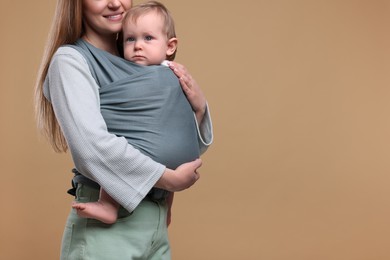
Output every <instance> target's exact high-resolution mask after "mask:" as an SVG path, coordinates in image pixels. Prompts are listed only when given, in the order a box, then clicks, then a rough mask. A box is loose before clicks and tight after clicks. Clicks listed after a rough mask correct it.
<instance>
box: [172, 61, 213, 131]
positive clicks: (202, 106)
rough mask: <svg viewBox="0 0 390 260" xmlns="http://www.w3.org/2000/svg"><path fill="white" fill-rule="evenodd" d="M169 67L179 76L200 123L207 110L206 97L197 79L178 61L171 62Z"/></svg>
mask: <svg viewBox="0 0 390 260" xmlns="http://www.w3.org/2000/svg"><path fill="white" fill-rule="evenodd" d="M169 68H171V70H172V71H173V72H174V73H175V74H176V76H177V77H178V78H179V81H180V84H181V87H182V89H183V91H184V93H185V95H186V96H187V99H188V101H189V102H190V104H191V106H192V109H193V110H194V112H195V115H196V119H197V121H198V123H199V124H200V123H201V122H202V119H203V116H204V113H205V111H206V97H205V96H204V94H203V92H202V90H201V89H200V87H199V85H198V84H197V83H196V81H195V80H194V79H193V78H192V76H191V75H190V73H189V72H188V71H187V69H186V68H185V67H184V66H183V65H181V64H179V63H176V62H173V61H171V62H169Z"/></svg>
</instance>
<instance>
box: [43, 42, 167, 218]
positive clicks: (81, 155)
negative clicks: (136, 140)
mask: <svg viewBox="0 0 390 260" xmlns="http://www.w3.org/2000/svg"><path fill="white" fill-rule="evenodd" d="M45 96H46V97H47V98H48V99H49V100H50V102H51V103H52V105H53V108H54V111H55V114H56V118H57V120H58V122H59V124H60V126H61V129H62V131H63V133H64V136H65V138H66V140H67V143H68V146H69V149H70V152H71V154H72V158H73V161H74V164H75V166H76V168H77V169H78V170H79V171H80V172H82V173H83V174H84V175H85V176H86V177H88V178H90V179H92V180H94V181H96V182H97V183H99V184H100V185H101V186H102V187H103V188H104V189H105V190H106V191H107V193H109V194H110V195H111V196H112V197H113V198H114V199H115V200H116V201H117V202H118V203H119V204H121V205H122V206H123V207H125V208H126V209H127V210H129V211H133V210H134V209H135V208H136V207H137V205H138V204H139V202H140V201H141V200H142V199H143V198H144V197H145V196H146V194H147V193H148V192H149V190H150V189H151V188H152V187H153V186H154V185H155V183H156V182H157V181H158V179H159V178H160V177H161V176H162V174H163V172H164V170H165V166H164V165H161V164H159V163H157V162H155V161H153V160H152V159H150V158H149V157H147V156H144V155H143V154H141V153H140V152H139V151H138V150H137V149H135V148H134V147H132V146H131V145H129V144H128V142H127V140H126V139H125V138H123V137H117V136H115V135H113V134H110V133H109V132H108V131H107V126H106V124H105V121H104V119H103V117H102V115H101V113H100V102H99V86H98V85H97V84H96V82H95V80H94V78H93V77H92V76H91V72H90V70H89V67H88V64H87V62H86V60H85V59H84V57H83V56H82V55H81V54H80V53H79V52H77V51H76V50H74V49H73V48H70V47H62V48H60V49H59V50H58V51H57V53H56V54H55V55H54V57H53V59H52V62H51V65H50V68H49V71H48V76H47V79H46V82H45Z"/></svg>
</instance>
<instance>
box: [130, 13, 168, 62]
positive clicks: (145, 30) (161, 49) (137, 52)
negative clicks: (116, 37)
mask: <svg viewBox="0 0 390 260" xmlns="http://www.w3.org/2000/svg"><path fill="white" fill-rule="evenodd" d="M123 41H124V42H123V43H124V44H123V48H124V57H125V59H127V60H130V61H133V62H135V63H138V64H141V65H157V64H160V63H161V62H162V61H164V60H165V59H166V57H167V55H168V52H169V46H168V39H167V36H166V34H164V33H163V18H162V17H161V16H160V15H158V14H157V13H156V12H148V13H146V14H144V15H142V16H140V17H139V18H138V20H137V21H136V22H134V21H131V19H128V21H127V22H126V23H125V24H124V25H123Z"/></svg>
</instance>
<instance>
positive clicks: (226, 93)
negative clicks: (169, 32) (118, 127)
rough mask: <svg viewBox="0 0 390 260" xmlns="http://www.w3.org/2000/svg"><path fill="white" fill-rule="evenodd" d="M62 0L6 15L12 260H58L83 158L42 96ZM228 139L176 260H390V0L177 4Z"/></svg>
mask: <svg viewBox="0 0 390 260" xmlns="http://www.w3.org/2000/svg"><path fill="white" fill-rule="evenodd" d="M54 2H55V1H54V0H37V1H6V2H4V3H3V5H2V15H1V16H0V26H1V27H0V28H1V41H0V44H1V45H0V47H1V48H0V49H1V59H0V66H1V70H0V71H1V72H0V73H1V77H0V85H1V89H2V91H1V95H0V98H1V99H0V101H1V102H0V106H1V107H0V115H1V128H0V138H1V139H0V144H1V145H0V147H1V148H0V151H1V157H0V158H1V172H2V174H1V183H2V187H1V189H0V190H1V194H0V195H1V206H2V209H1V211H2V214H1V216H0V259H7V260H13V259H18V260H19V259H58V254H59V247H60V240H61V235H62V229H63V225H64V221H65V219H66V216H67V213H68V211H69V206H70V202H71V197H70V196H68V195H67V194H66V190H67V188H69V183H70V178H71V173H70V169H71V167H72V163H71V161H70V158H69V157H70V156H69V155H67V154H66V155H63V154H62V155H61V154H55V153H54V152H52V151H51V149H50V147H49V146H48V144H47V143H46V142H45V141H44V140H43V139H42V138H41V137H39V135H38V133H37V131H36V129H35V125H34V118H33V109H32V92H33V84H34V80H35V77H36V72H37V68H38V65H39V62H40V58H41V55H42V51H43V46H44V43H45V40H46V35H47V32H48V28H49V25H50V22H51V18H52V14H53V10H54ZM163 2H164V3H165V4H166V5H167V6H168V7H169V8H170V9H171V11H172V13H173V15H174V17H175V19H176V23H177V31H178V35H179V38H180V47H179V53H178V61H180V62H182V63H184V64H186V66H187V67H188V68H189V70H190V71H191V73H192V74H193V76H194V77H195V78H196V79H197V81H198V82H199V84H200V85H201V86H202V87H203V90H204V92H205V94H206V95H207V97H208V100H209V103H210V107H211V111H212V115H213V122H214V127H215V142H214V145H213V146H212V147H211V148H210V150H209V152H208V153H207V154H206V155H205V156H204V157H203V160H204V166H203V167H202V169H201V173H202V178H201V180H200V181H199V182H198V184H197V185H196V186H195V187H194V188H192V189H191V190H188V191H185V192H182V193H179V194H177V196H176V202H175V205H174V213H173V214H174V215H173V224H172V226H171V228H170V237H171V240H172V248H173V259H176V260H178V259H180V260H181V259H185V260H191V259H210V260H215V259H223V260H229V259H232V260H233V259H234V260H236V259H250V260H252V259H267V260H305V259H308V260H313V259H316V260H321V259H332V260H333V259H334V260H336V259H340V260H358V259H359V260H360V259H361V260H363V259H364V260H381V259H383V260H384V259H390V247H389V241H390V188H389V186H390V185H389V184H390V172H389V170H390V160H389V156H390V137H389V135H390V102H389V101H390V15H389V14H390V1H387V0H382V1H380V0H365V1H363V0H332V1H319V0H318V1H316V0H311V1H309V0H306V1H305V0H275V1H268V0H256V1H255V0H243V1H222V0H214V1H205V0H198V1H179V0H166V1H163Z"/></svg>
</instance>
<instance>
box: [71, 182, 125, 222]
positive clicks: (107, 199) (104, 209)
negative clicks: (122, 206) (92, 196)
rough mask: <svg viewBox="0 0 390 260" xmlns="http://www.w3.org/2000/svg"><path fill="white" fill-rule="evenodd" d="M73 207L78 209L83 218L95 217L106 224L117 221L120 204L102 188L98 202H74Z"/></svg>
mask: <svg viewBox="0 0 390 260" xmlns="http://www.w3.org/2000/svg"><path fill="white" fill-rule="evenodd" d="M72 208H74V209H76V210H77V214H78V215H79V216H80V217H83V218H94V219H97V220H100V221H101V222H104V223H106V224H113V223H115V221H116V219H117V217H118V208H119V204H118V203H117V202H116V201H115V200H113V199H112V198H111V196H110V195H108V193H107V192H105V191H104V190H103V189H100V197H99V200H98V201H96V202H87V203H77V202H73V204H72Z"/></svg>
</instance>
